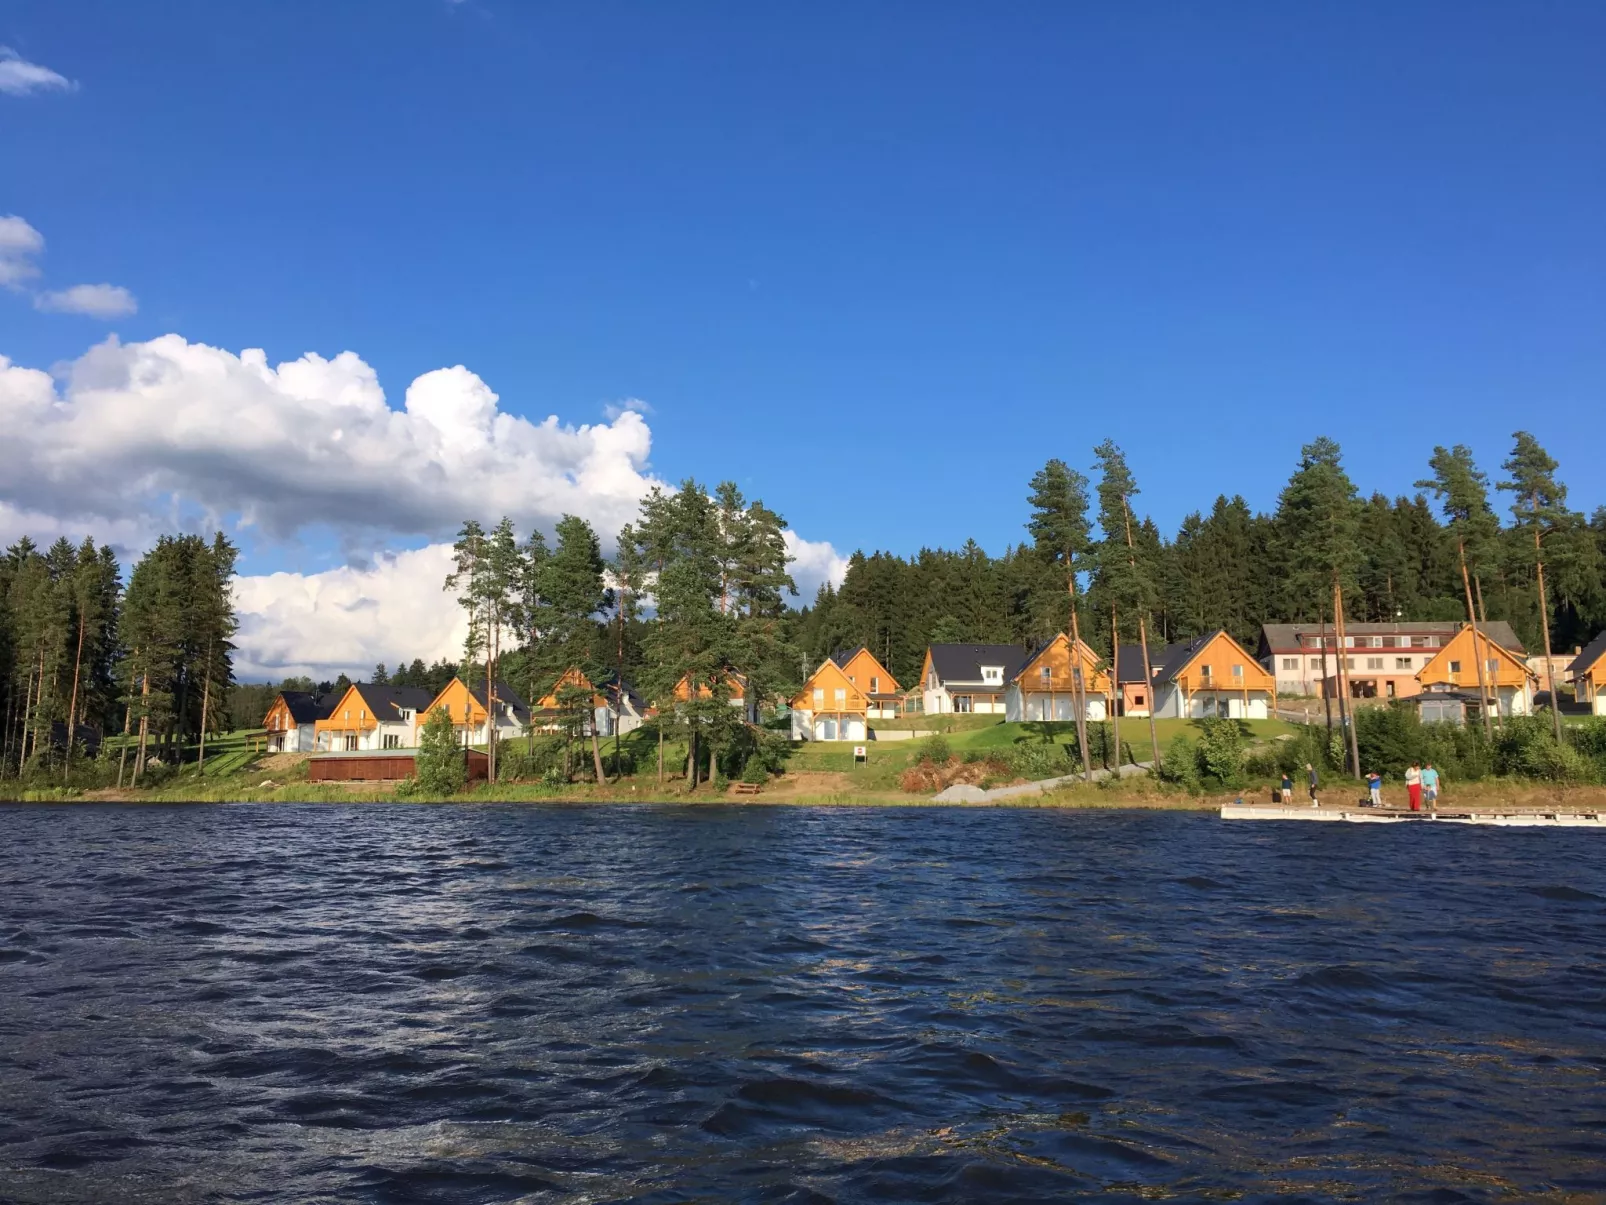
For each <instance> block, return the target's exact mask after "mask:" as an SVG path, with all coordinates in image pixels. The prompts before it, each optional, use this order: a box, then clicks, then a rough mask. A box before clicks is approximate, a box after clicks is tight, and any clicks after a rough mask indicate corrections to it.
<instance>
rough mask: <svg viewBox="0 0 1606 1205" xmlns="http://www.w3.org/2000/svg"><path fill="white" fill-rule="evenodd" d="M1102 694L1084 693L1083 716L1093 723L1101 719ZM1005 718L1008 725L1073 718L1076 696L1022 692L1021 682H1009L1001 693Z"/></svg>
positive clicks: (1103, 709) (1043, 692)
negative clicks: (1085, 700)
mask: <svg viewBox="0 0 1606 1205" xmlns="http://www.w3.org/2000/svg"><path fill="white" fill-rule="evenodd" d="M1104 713H1105V705H1104V696H1103V695H1088V696H1087V716H1086V718H1087V719H1089V720H1092V721H1094V722H1095V723H1096V722H1098V721H1100V720H1102V719H1103V718H1104ZM1004 719H1005V720H1006V721H1008V722H1009V723H1011V724H1019V723H1037V722H1042V721H1049V720H1071V721H1074V720H1075V719H1076V697H1075V696H1074V695H1071V694H1068V693H1063V692H1059V691H1055V692H1053V693H1048V692H1045V691H1022V690H1021V688H1020V683H1018V682H1015V683H1011V684H1010V687H1009V689H1008V690H1007V691H1005V692H1004Z"/></svg>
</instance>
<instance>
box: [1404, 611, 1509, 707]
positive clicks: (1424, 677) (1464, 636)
mask: <svg viewBox="0 0 1606 1205" xmlns="http://www.w3.org/2000/svg"><path fill="white" fill-rule="evenodd" d="M1491 626H1493V625H1491ZM1479 657H1482V658H1483V660H1484V671H1483V689H1484V690H1485V691H1487V692H1488V698H1489V700H1490V701H1491V702H1492V703H1494V704H1495V707H1496V713H1497V714H1499V715H1529V714H1531V713H1532V712H1533V698H1534V691H1535V690H1537V689H1538V686H1539V675H1537V674H1536V673H1534V672H1533V670H1531V669H1529V668H1528V662H1527V661H1526V660H1525V659H1524V658H1523V657H1522V656H1521V655H1520V654H1519V653H1514V652H1512V651H1511V650H1510V649H1508V648H1502V647H1501V646H1500V645H1498V644H1496V643H1494V642H1493V641H1492V640H1490V639H1488V638H1487V637H1486V636H1485V635H1484V632H1483V625H1482V624H1481V623H1480V624H1479V625H1478V633H1477V635H1476V636H1474V635H1473V632H1472V625H1471V624H1463V625H1462V627H1461V631H1459V632H1458V633H1456V635H1455V636H1454V637H1452V638H1451V639H1450V640H1449V641H1447V642H1446V643H1445V645H1444V647H1443V648H1441V649H1440V650H1439V651H1438V652H1437V653H1436V654H1434V655H1433V656H1432V657H1431V658H1429V659H1428V663H1427V664H1426V665H1424V666H1423V667H1422V668H1421V669H1420V670H1418V671H1417V682H1418V684H1419V687H1420V689H1421V690H1422V691H1424V692H1457V693H1463V692H1467V691H1470V692H1472V698H1473V699H1474V700H1476V699H1477V698H1478V694H1477V691H1478V686H1479V683H1478V658H1479Z"/></svg>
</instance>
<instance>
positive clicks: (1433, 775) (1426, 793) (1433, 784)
mask: <svg viewBox="0 0 1606 1205" xmlns="http://www.w3.org/2000/svg"><path fill="white" fill-rule="evenodd" d="M1422 795H1423V797H1424V798H1426V799H1427V801H1428V810H1429V811H1432V810H1433V809H1435V808H1437V807H1438V806H1439V772H1438V771H1437V770H1435V769H1434V768H1433V763H1432V762H1429V763H1428V764H1427V765H1426V766H1424V767H1423V769H1422Z"/></svg>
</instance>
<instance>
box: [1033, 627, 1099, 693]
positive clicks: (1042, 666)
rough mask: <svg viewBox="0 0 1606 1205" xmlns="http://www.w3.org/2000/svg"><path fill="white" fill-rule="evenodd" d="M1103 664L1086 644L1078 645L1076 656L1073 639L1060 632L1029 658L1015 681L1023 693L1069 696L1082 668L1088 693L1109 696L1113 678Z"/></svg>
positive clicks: (1080, 643)
mask: <svg viewBox="0 0 1606 1205" xmlns="http://www.w3.org/2000/svg"><path fill="white" fill-rule="evenodd" d="M1102 662H1103V659H1102V658H1101V657H1100V656H1099V655H1098V654H1097V653H1095V652H1094V651H1093V650H1092V649H1090V648H1089V647H1088V646H1087V642H1086V641H1081V642H1079V643H1078V645H1077V648H1076V654H1075V655H1074V656H1073V655H1072V652H1071V638H1070V637H1069V636H1067V635H1066V634H1065V633H1064V632H1061V633H1059V635H1057V636H1055V637H1054V639H1053V640H1050V641H1049V642H1048V643H1047V644H1045V645H1044V646H1043V647H1042V648H1041V649H1039V650H1038V651H1037V652H1036V653H1034V654H1033V655H1032V656H1031V657H1030V658H1028V659H1027V662H1026V664H1025V665H1023V666H1021V667H1020V670H1019V672H1017V673H1016V675H1015V678H1014V681H1015V683H1016V684H1018V685H1019V686H1020V688H1021V692H1022V693H1023V694H1034V695H1038V694H1046V695H1066V696H1070V695H1074V694H1075V693H1076V679H1075V676H1074V674H1073V673H1072V671H1073V670H1075V669H1078V668H1079V669H1081V671H1082V690H1083V691H1084V692H1085V693H1087V694H1089V695H1107V694H1109V693H1110V675H1109V671H1108V670H1106V669H1104V668H1103V664H1102ZM1045 670H1046V671H1047V672H1046V673H1045V672H1044V671H1045Z"/></svg>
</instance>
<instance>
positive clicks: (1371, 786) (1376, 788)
mask: <svg viewBox="0 0 1606 1205" xmlns="http://www.w3.org/2000/svg"><path fill="white" fill-rule="evenodd" d="M1366 789H1367V790H1368V791H1370V792H1371V795H1372V806H1373V807H1375V808H1380V807H1382V806H1383V776H1382V775H1381V774H1379V773H1378V772H1377V771H1376V770H1373V771H1372V772H1371V773H1370V774H1368V775H1367V776H1366Z"/></svg>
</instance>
